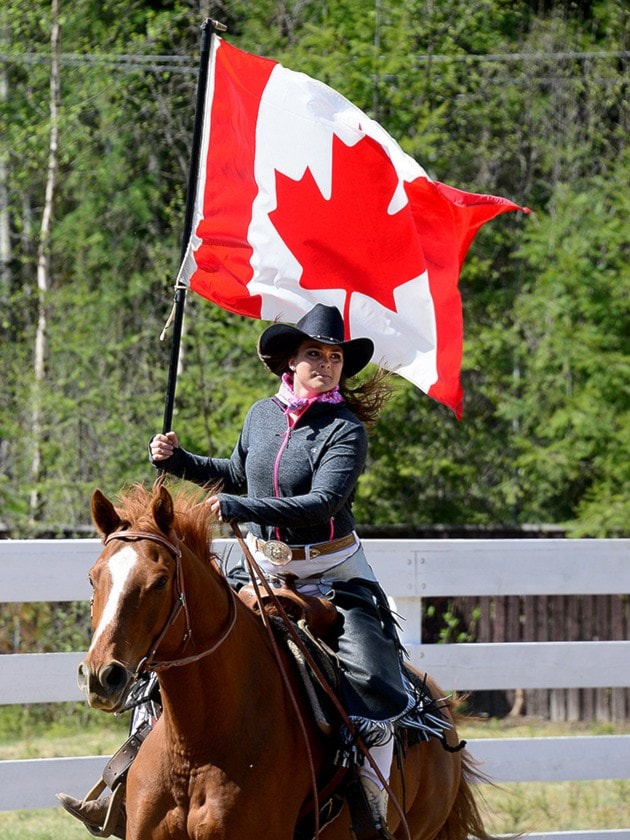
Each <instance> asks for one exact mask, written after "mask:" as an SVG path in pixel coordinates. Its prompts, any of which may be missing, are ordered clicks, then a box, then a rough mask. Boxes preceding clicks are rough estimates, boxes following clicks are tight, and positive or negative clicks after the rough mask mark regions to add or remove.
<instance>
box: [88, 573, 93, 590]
mask: <svg viewBox="0 0 630 840" xmlns="http://www.w3.org/2000/svg"><path fill="white" fill-rule="evenodd" d="M88 583H89V584H90V586H91V587H92V589H94V581H93V580H92V575H88Z"/></svg>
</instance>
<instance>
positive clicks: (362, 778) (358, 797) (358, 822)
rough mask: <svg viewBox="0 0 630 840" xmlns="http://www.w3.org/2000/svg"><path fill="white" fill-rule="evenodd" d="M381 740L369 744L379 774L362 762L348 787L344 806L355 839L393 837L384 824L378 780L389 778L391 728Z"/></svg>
mask: <svg viewBox="0 0 630 840" xmlns="http://www.w3.org/2000/svg"><path fill="white" fill-rule="evenodd" d="M390 730H391V731H390V737H389V738H388V739H387V740H386V741H385V743H381V744H378V745H376V746H373V747H371V749H370V755H371V757H372V761H373V762H374V763H375V764H376V766H377V767H378V770H379V774H380V776H381V777H382V779H380V778H379V774H377V773H376V771H375V769H374V768H373V767H372V764H371V762H368V761H366V762H365V763H364V764H363V766H362V767H360V768H358V769H357V770H356V771H355V774H354V779H353V781H352V782H351V783H350V786H349V795H348V806H349V808H350V821H351V823H352V833H353V835H354V837H355V840H394V835H393V834H392V833H391V832H390V830H389V828H388V826H387V801H388V794H387V790H385V789H384V788H383V784H382V780H383V779H388V778H389V773H390V770H391V766H392V758H393V754H394V738H393V727H391V728H390Z"/></svg>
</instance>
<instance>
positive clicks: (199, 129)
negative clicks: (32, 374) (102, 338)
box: [162, 18, 227, 434]
mask: <svg viewBox="0 0 630 840" xmlns="http://www.w3.org/2000/svg"><path fill="white" fill-rule="evenodd" d="M226 28H227V27H226V26H224V25H223V24H222V23H219V21H216V20H210V19H209V18H208V19H207V20H205V21H204V22H203V23H202V25H201V53H200V56H199V77H198V80H197V102H196V105H195V121H194V124H193V136H192V148H191V154H190V170H189V173H188V187H187V190H186V212H185V215H184V231H183V234H182V247H181V256H180V265H181V263H182V262H183V261H184V257H185V256H186V251H187V248H188V242H189V240H190V235H191V233H192V224H193V214H194V210H195V193H196V187H197V176H198V174H199V153H200V150H201V137H202V134H203V124H204V116H205V115H204V103H205V99H206V88H207V85H208V57H209V55H210V42H211V39H212V36H213V35H214V33H215V32H225V30H226ZM185 303H186V289H185V288H184V287H180V286H178V287H177V288H176V289H175V301H174V304H173V343H172V345H171V358H170V362H169V369H168V381H167V385H166V401H165V405H164V419H163V421H162V433H163V434H166V432H169V431H170V430H171V426H172V423H173V409H174V406H175V389H176V386H177V370H178V367H179V350H180V345H181V338H182V327H183V324H184V306H185Z"/></svg>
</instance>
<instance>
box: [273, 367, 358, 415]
mask: <svg viewBox="0 0 630 840" xmlns="http://www.w3.org/2000/svg"><path fill="white" fill-rule="evenodd" d="M277 397H278V399H280V400H282V402H283V403H284V404H285V405H286V406H287V410H288V411H299V410H300V409H303V408H306V407H308V406H309V405H312V404H313V403H314V402H324V403H342V402H344V398H343V394H342V393H341V391H340V390H339V386H338V385H335V387H334V388H332V389H331V390H330V391H325V392H324V393H323V394H317V396H315V397H298V396H297V395H296V393H295V391H294V390H293V377H292V376H291V375H290V374H288V373H283V374H282V381H281V383H280V388H279V390H278V393H277Z"/></svg>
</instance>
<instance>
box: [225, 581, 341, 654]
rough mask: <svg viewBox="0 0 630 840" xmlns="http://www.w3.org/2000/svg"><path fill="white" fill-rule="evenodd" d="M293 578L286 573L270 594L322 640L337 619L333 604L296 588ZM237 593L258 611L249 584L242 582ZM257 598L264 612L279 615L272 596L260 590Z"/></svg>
mask: <svg viewBox="0 0 630 840" xmlns="http://www.w3.org/2000/svg"><path fill="white" fill-rule="evenodd" d="M296 580H297V578H296V577H295V575H287V576H286V578H283V583H282V584H281V585H280V586H278V587H274V589H273V594H274V596H275V598H276V599H277V600H278V601H279V602H280V604H281V606H282V608H283V609H284V611H285V613H286V614H287V615H288V617H289V618H290V619H291V620H292V621H293V622H295V623H296V624H300V623H304V624H305V625H306V626H307V627H308V628H309V629H310V631H311V633H312V634H313V636H315V638H317V639H322V640H323V641H326V639H327V638H328V637H329V635H330V634H331V633H332V631H333V630H334V628H335V625H336V624H337V622H338V621H339V614H338V612H337V608H336V607H335V605H334V604H333V603H332V602H331V601H328V600H327V599H326V598H318V597H315V596H312V595H303V594H302V593H300V592H298V591H297V589H296V588H295V581H296ZM238 596H239V598H240V599H241V600H242V601H243V602H244V603H245V604H247V606H248V607H249V608H250V609H252V610H254V612H257V613H260V604H259V600H258V597H257V595H256V590H255V589H254V586H253V584H251V583H249V584H246V585H245V586H243V587H242V588H241V589H239V591H238ZM260 600H261V601H262V604H263V609H264V610H265V613H266V614H267V615H269V616H273V617H278V618H279V617H280V614H279V611H278V608H277V607H276V604H275V603H274V600H273V598H272V597H271V596H270V595H269V594H268V593H267V592H261V593H260Z"/></svg>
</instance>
